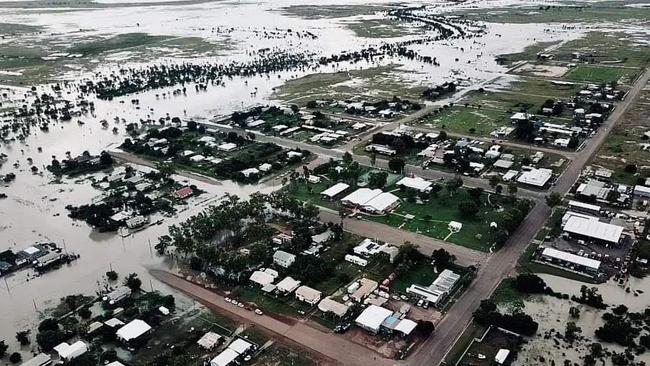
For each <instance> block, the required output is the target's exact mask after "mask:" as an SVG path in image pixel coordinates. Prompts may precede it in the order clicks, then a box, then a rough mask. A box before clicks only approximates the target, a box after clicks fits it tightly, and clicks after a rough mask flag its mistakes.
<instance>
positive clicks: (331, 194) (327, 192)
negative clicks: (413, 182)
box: [320, 183, 350, 199]
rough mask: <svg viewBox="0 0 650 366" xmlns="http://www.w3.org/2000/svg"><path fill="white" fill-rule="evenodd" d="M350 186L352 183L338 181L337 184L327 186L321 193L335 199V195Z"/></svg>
mask: <svg viewBox="0 0 650 366" xmlns="http://www.w3.org/2000/svg"><path fill="white" fill-rule="evenodd" d="M348 188H350V185H348V184H345V183H336V184H335V185H333V186H331V187H329V188H327V189H326V190H324V191H322V192H321V193H320V194H321V196H323V197H325V198H329V199H334V197H336V196H338V195H339V194H341V193H343V191H345V190H346V189H348Z"/></svg>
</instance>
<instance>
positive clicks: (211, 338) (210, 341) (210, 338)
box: [196, 332, 221, 351]
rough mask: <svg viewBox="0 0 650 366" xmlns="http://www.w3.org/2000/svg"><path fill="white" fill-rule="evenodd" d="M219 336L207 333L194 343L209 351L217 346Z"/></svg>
mask: <svg viewBox="0 0 650 366" xmlns="http://www.w3.org/2000/svg"><path fill="white" fill-rule="evenodd" d="M219 340H221V336H220V335H218V334H217V333H215V332H207V333H205V334H204V335H203V337H201V339H199V340H198V341H197V342H196V343H197V344H198V345H199V346H201V347H203V348H204V349H206V350H208V351H211V350H212V349H214V347H216V346H217V345H218V344H219Z"/></svg>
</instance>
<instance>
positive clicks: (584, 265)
mask: <svg viewBox="0 0 650 366" xmlns="http://www.w3.org/2000/svg"><path fill="white" fill-rule="evenodd" d="M540 258H541V259H543V260H545V261H547V262H550V263H555V264H558V265H561V266H563V267H570V268H573V269H575V270H576V271H580V272H585V273H588V274H597V273H598V271H599V269H600V261H599V260H595V259H591V258H585V257H582V256H579V255H576V254H573V253H569V252H564V251H561V250H557V249H554V248H544V250H542V253H541V255H540Z"/></svg>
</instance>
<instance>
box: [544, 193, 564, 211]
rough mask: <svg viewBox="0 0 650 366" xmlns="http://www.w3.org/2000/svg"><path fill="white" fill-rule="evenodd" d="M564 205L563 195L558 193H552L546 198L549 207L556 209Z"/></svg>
mask: <svg viewBox="0 0 650 366" xmlns="http://www.w3.org/2000/svg"><path fill="white" fill-rule="evenodd" d="M560 203H562V195H561V194H559V193H557V192H551V194H549V195H548V196H546V204H547V205H548V207H551V208H553V207H555V206H557V205H559V204H560Z"/></svg>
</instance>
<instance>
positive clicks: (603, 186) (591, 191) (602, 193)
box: [576, 179, 611, 200]
mask: <svg viewBox="0 0 650 366" xmlns="http://www.w3.org/2000/svg"><path fill="white" fill-rule="evenodd" d="M610 191H611V189H610V188H608V187H607V183H605V182H602V181H599V180H597V179H589V180H588V181H587V182H586V183H581V184H580V185H579V186H578V188H577V189H576V193H577V194H578V195H580V196H583V197H589V198H596V199H601V200H605V199H607V197H608V196H609V192H610Z"/></svg>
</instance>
